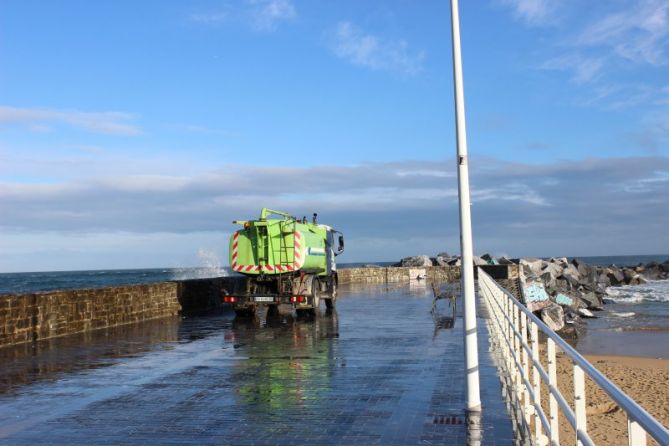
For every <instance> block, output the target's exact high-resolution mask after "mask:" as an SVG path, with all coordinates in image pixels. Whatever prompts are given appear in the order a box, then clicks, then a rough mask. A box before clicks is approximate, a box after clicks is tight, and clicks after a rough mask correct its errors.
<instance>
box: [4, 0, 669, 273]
mask: <svg viewBox="0 0 669 446" xmlns="http://www.w3.org/2000/svg"><path fill="white" fill-rule="evenodd" d="M449 14H450V8H449V2H448V1H446V0H441V1H436V0H422V1H420V2H417V1H415V0H383V1H381V0H378V1H371V0H370V1H365V2H360V1H357V0H339V1H336V2H332V1H322V0H308V1H307V0H235V1H232V0H217V1H189V2H183V1H178V0H160V1H159V0H155V1H150V0H144V1H142V2H136V1H121V0H119V1H115V2H89V1H73V0H62V1H59V2H45V1H31V0H2V1H1V2H0V272H13V271H43V270H79V269H105V268H142V267H146V268H150V267H186V266H200V265H202V263H203V262H205V261H210V260H206V259H211V258H216V259H219V261H220V263H221V265H227V264H228V260H227V258H228V252H227V251H228V238H229V236H230V234H231V233H232V231H234V230H235V229H236V227H235V225H233V224H232V220H235V219H250V218H254V217H256V216H257V215H258V214H259V212H260V208H262V207H270V208H274V209H280V210H286V211H288V212H291V213H293V214H295V215H297V216H302V215H311V214H312V213H313V212H317V213H318V214H319V216H320V217H319V219H320V221H321V222H323V223H327V224H330V225H332V226H334V227H335V228H337V229H338V230H340V231H342V232H343V233H344V234H345V236H346V252H345V254H343V256H342V257H340V261H342V262H374V261H394V260H397V259H399V258H401V257H404V256H408V255H416V254H428V255H435V254H436V253H438V252H443V251H447V252H449V253H452V254H458V252H459V229H458V210H457V177H456V166H455V163H454V161H455V153H456V149H455V132H454V107H453V81H452V65H451V41H450V15H449ZM460 14H461V33H462V51H463V63H464V82H465V102H466V111H467V130H468V132H467V135H468V143H469V144H468V145H469V154H470V176H471V191H472V218H473V230H474V250H475V252H476V253H478V254H483V253H484V252H490V253H492V254H494V255H509V256H514V257H516V256H562V255H566V256H588V255H623V254H659V253H667V252H669V0H609V1H606V2H602V1H595V0H468V1H462V2H461V5H460ZM203 258H205V259H203Z"/></svg>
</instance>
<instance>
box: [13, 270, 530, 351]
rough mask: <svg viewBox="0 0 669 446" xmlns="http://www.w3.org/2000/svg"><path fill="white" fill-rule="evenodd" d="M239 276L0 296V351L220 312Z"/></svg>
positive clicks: (360, 278)
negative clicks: (223, 298)
mask: <svg viewBox="0 0 669 446" xmlns="http://www.w3.org/2000/svg"><path fill="white" fill-rule="evenodd" d="M484 269H486V271H487V272H488V273H489V274H490V275H491V276H492V277H493V278H495V279H498V280H504V279H510V280H513V279H516V278H517V277H518V266H517V265H488V266H484ZM338 275H339V283H340V284H342V285H344V284H352V283H358V284H363V283H402V282H407V283H408V282H409V281H410V280H415V279H417V277H419V276H420V278H421V280H426V281H428V282H455V281H458V280H460V267H459V266H427V267H422V268H421V267H366V268H345V269H340V270H339V271H338ZM243 288H244V278H243V277H240V276H233V277H219V278H212V279H192V280H183V281H178V282H164V283H155V284H148V285H129V286H116V287H108V288H91V289H78V290H62V291H50V292H39V293H28V294H6V295H0V347H2V346H7V345H15V344H21V343H26V342H33V341H39V340H43V339H49V338H54V337H58V336H63V335H70V334H74V333H82V332H87V331H90V330H95V329H99V328H109V327H115V326H119V325H123V324H130V323H135V322H141V321H146V320H151V319H157V318H162V317H168V316H174V315H177V314H181V313H193V312H198V311H210V310H213V309H216V308H220V307H221V306H222V304H221V292H224V293H236V292H242V290H243Z"/></svg>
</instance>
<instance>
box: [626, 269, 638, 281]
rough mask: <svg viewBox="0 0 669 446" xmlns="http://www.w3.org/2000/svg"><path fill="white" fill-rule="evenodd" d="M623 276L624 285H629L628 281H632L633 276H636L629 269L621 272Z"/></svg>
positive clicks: (634, 272)
mask: <svg viewBox="0 0 669 446" xmlns="http://www.w3.org/2000/svg"><path fill="white" fill-rule="evenodd" d="M623 275H624V276H625V283H629V282H630V280H632V279H633V278H634V276H636V271H634V270H633V269H630V268H625V269H624V270H623Z"/></svg>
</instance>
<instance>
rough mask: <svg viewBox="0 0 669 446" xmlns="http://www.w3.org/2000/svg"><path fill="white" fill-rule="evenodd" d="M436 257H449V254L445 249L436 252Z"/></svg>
mask: <svg viewBox="0 0 669 446" xmlns="http://www.w3.org/2000/svg"><path fill="white" fill-rule="evenodd" d="M437 257H446V258H449V259H450V258H451V256H450V254H448V253H447V252H446V251H443V252H440V253H439V254H437Z"/></svg>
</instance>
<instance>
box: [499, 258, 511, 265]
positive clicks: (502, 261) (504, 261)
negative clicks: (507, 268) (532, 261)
mask: <svg viewBox="0 0 669 446" xmlns="http://www.w3.org/2000/svg"><path fill="white" fill-rule="evenodd" d="M497 263H499V264H500V265H513V264H514V263H513V262H512V261H511V259H509V258H508V257H505V256H502V257H500V258H499V259H497Z"/></svg>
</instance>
